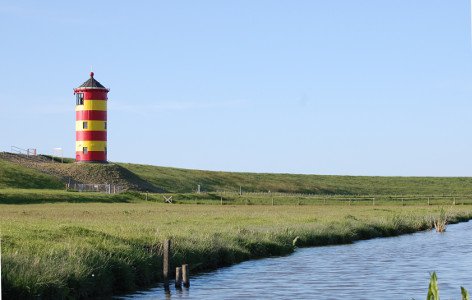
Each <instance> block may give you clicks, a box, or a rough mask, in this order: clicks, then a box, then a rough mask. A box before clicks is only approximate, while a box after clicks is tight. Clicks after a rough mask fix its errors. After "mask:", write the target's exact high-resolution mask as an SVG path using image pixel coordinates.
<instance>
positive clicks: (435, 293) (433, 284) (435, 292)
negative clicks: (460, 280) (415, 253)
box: [426, 272, 470, 300]
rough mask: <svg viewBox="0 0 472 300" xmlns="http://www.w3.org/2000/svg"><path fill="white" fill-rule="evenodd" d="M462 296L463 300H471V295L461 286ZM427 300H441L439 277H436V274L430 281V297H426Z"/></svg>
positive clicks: (434, 273)
mask: <svg viewBox="0 0 472 300" xmlns="http://www.w3.org/2000/svg"><path fill="white" fill-rule="evenodd" d="M461 295H462V300H470V298H469V293H468V292H467V290H466V289H465V288H464V287H462V286H461ZM426 300H439V287H438V277H437V275H436V272H433V274H431V278H430V280H429V288H428V295H427V296H426Z"/></svg>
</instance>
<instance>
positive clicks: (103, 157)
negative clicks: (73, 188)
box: [75, 151, 107, 163]
mask: <svg viewBox="0 0 472 300" xmlns="http://www.w3.org/2000/svg"><path fill="white" fill-rule="evenodd" d="M75 161H76V162H99V163H106V162H107V153H106V152H105V151H88V152H87V153H83V152H76V153H75Z"/></svg>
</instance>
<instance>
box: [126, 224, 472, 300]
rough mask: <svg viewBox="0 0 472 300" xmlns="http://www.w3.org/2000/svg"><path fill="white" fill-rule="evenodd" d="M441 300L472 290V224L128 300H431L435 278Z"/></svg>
mask: <svg viewBox="0 0 472 300" xmlns="http://www.w3.org/2000/svg"><path fill="white" fill-rule="evenodd" d="M433 271H436V272H437V274H438V281H439V289H440V296H441V299H446V300H447V299H461V296H460V286H464V287H465V288H467V289H468V290H469V293H470V292H472V221H471V222H467V223H461V224H456V225H450V226H448V228H447V231H446V233H443V234H439V233H436V232H434V231H429V232H420V233H415V234H410V235H404V236H400V237H392V238H380V239H373V240H367V241H360V242H356V243H354V244H350V245H341V246H326V247H315V248H304V249H299V250H297V251H296V252H295V253H294V254H292V255H289V256H286V257H273V258H267V259H260V260H252V261H247V262H244V263H241V264H238V265H235V266H232V267H227V268H222V269H219V270H217V271H214V272H210V273H204V274H200V275H198V276H193V277H192V278H191V287H190V289H188V290H187V289H183V290H182V291H177V290H175V289H174V288H173V286H171V292H170V294H167V295H166V294H165V293H164V290H163V288H162V286H160V287H156V288H154V289H151V290H148V291H144V292H141V293H137V294H134V295H132V296H130V297H126V299H395V300H397V299H408V300H409V299H413V298H414V299H425V298H426V294H427V289H428V284H429V277H430V273H431V272H433Z"/></svg>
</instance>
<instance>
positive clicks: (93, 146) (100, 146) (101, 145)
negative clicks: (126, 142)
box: [75, 141, 107, 152]
mask: <svg viewBox="0 0 472 300" xmlns="http://www.w3.org/2000/svg"><path fill="white" fill-rule="evenodd" d="M106 146H107V142H104V141H77V142H75V151H80V152H82V151H83V150H84V147H87V151H105V147H106Z"/></svg>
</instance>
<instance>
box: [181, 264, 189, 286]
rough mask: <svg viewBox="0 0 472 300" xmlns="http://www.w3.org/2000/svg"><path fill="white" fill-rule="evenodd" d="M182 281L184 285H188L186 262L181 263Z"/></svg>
mask: <svg viewBox="0 0 472 300" xmlns="http://www.w3.org/2000/svg"><path fill="white" fill-rule="evenodd" d="M182 282H183V284H184V287H186V288H189V287H190V279H189V271H188V265H187V264H184V265H182Z"/></svg>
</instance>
